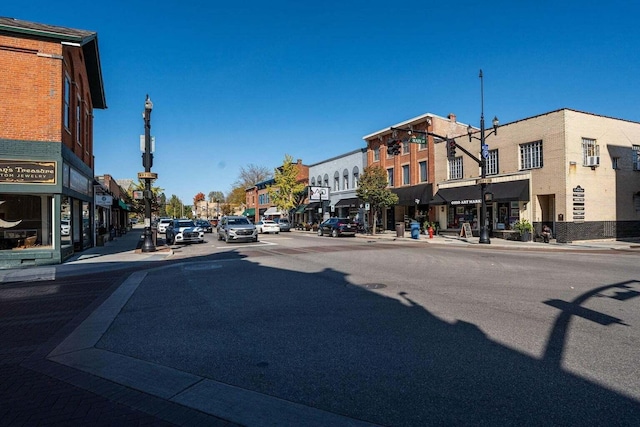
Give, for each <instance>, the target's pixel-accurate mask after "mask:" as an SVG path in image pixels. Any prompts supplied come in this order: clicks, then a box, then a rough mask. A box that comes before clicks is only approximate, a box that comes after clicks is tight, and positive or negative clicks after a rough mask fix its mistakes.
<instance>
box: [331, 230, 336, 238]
mask: <svg viewBox="0 0 640 427" xmlns="http://www.w3.org/2000/svg"><path fill="white" fill-rule="evenodd" d="M331 237H338V230H336V229H333V230H331Z"/></svg>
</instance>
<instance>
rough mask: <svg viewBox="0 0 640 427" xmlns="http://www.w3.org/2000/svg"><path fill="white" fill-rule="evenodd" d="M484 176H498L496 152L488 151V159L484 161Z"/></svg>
mask: <svg viewBox="0 0 640 427" xmlns="http://www.w3.org/2000/svg"><path fill="white" fill-rule="evenodd" d="M485 161H486V162H487V163H486V165H487V166H486V174H487V175H497V174H498V170H499V169H498V150H489V157H487V159H486V160H485Z"/></svg>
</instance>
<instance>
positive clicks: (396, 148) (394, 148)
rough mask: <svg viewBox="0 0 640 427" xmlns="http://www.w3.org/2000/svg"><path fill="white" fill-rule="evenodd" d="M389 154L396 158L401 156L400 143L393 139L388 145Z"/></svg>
mask: <svg viewBox="0 0 640 427" xmlns="http://www.w3.org/2000/svg"><path fill="white" fill-rule="evenodd" d="M387 154H388V155H390V156H395V155H396V154H400V141H398V140H397V139H392V140H391V141H389V142H388V143H387Z"/></svg>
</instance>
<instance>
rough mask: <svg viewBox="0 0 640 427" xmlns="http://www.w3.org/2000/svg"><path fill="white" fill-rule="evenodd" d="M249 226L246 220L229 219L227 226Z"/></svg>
mask: <svg viewBox="0 0 640 427" xmlns="http://www.w3.org/2000/svg"><path fill="white" fill-rule="evenodd" d="M240 224H249V220H248V219H247V218H229V225H240Z"/></svg>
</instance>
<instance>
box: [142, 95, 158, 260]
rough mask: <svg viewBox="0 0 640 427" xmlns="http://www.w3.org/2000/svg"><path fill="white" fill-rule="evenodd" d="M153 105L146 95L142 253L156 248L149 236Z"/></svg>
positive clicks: (153, 250)
mask: <svg viewBox="0 0 640 427" xmlns="http://www.w3.org/2000/svg"><path fill="white" fill-rule="evenodd" d="M152 109H153V103H152V102H151V99H149V95H147V99H146V101H145V102H144V113H143V117H144V154H143V159H142V163H143V165H144V171H145V178H144V242H143V243H142V252H155V250H156V247H155V245H154V244H153V238H152V236H151V178H150V173H151V164H152V159H153V154H151V110H152Z"/></svg>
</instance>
